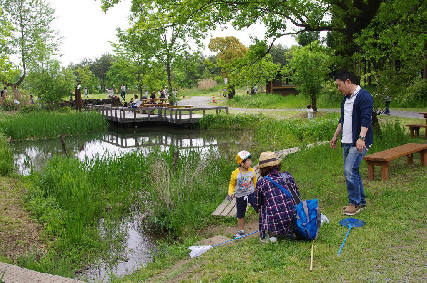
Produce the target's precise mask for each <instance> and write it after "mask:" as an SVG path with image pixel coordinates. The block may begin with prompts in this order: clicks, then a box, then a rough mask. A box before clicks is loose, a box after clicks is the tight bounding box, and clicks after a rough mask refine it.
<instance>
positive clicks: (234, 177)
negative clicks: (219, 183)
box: [228, 168, 256, 197]
mask: <svg viewBox="0 0 427 283" xmlns="http://www.w3.org/2000/svg"><path fill="white" fill-rule="evenodd" d="M255 184H256V175H255V172H254V169H253V168H249V169H248V172H246V173H242V172H240V168H237V169H236V170H234V171H233V173H231V179H230V185H229V186H228V194H232V193H234V196H235V197H243V196H247V195H249V194H250V193H252V192H253V191H254V190H255Z"/></svg>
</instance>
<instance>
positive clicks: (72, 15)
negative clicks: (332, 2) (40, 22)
mask: <svg viewBox="0 0 427 283" xmlns="http://www.w3.org/2000/svg"><path fill="white" fill-rule="evenodd" d="M50 3H51V7H52V8H54V9H55V18H56V19H55V20H54V21H53V23H52V28H53V29H55V30H57V31H58V32H59V34H60V36H62V44H61V46H60V50H59V53H60V54H62V56H61V57H60V58H59V60H60V61H61V63H62V65H64V66H67V65H69V64H70V63H74V64H77V63H80V62H81V61H82V60H83V59H84V58H88V59H92V60H93V59H96V58H99V57H101V55H103V54H106V53H110V54H113V48H112V47H111V44H110V43H109V42H117V38H116V34H117V31H116V29H117V28H118V27H120V28H121V29H126V28H128V27H129V24H128V16H129V10H130V5H131V0H122V1H121V2H120V3H119V4H117V5H116V6H114V7H113V8H110V9H109V10H108V11H107V12H106V13H104V12H103V11H102V9H101V2H100V1H99V0H98V1H95V0H50ZM263 33H264V29H263V27H262V26H260V25H258V26H255V27H253V28H251V29H250V32H249V31H235V30H233V29H232V28H229V29H227V30H226V31H220V30H218V31H214V32H212V36H210V37H208V38H207V39H206V41H205V45H206V46H207V44H208V43H209V39H210V38H211V37H217V36H228V35H232V36H236V37H237V38H239V40H240V41H241V42H242V43H243V44H244V45H246V46H249V45H250V44H251V40H250V37H249V35H262V34H263ZM277 42H278V43H281V44H282V45H284V46H288V47H290V46H291V45H294V44H296V42H295V40H294V39H293V38H292V37H291V36H288V37H284V38H281V39H280V40H279V41H277ZM207 53H209V52H208V50H207V49H206V50H205V54H207Z"/></svg>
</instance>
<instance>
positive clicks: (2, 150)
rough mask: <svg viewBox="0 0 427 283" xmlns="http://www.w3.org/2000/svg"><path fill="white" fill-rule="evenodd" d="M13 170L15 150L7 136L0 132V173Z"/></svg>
mask: <svg viewBox="0 0 427 283" xmlns="http://www.w3.org/2000/svg"><path fill="white" fill-rule="evenodd" d="M12 171H13V152H12V149H11V148H10V146H9V144H8V142H7V140H6V137H5V136H4V135H3V134H1V133H0V175H6V174H8V173H10V172H12Z"/></svg>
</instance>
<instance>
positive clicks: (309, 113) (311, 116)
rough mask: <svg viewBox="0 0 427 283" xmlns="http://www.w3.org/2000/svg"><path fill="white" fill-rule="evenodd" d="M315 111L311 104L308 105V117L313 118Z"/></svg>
mask: <svg viewBox="0 0 427 283" xmlns="http://www.w3.org/2000/svg"><path fill="white" fill-rule="evenodd" d="M313 113H314V110H313V108H311V105H310V104H309V105H307V118H308V119H313Z"/></svg>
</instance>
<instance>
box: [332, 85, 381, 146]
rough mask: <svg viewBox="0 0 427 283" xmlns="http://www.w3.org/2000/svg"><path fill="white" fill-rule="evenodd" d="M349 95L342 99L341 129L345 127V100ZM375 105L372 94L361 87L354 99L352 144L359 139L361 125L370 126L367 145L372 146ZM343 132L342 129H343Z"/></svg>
mask: <svg viewBox="0 0 427 283" xmlns="http://www.w3.org/2000/svg"><path fill="white" fill-rule="evenodd" d="M346 99H347V97H344V99H343V100H342V101H341V118H340V121H339V123H341V129H343V128H344V125H343V124H344V102H345V100H346ZM373 107H374V99H373V98H372V95H371V94H370V93H369V92H368V91H367V90H365V89H363V88H362V89H361V90H360V91H359V93H358V94H357V96H356V99H355V100H354V105H353V116H352V122H351V123H352V129H353V130H352V132H353V143H352V146H356V141H357V140H358V139H359V134H360V129H361V127H366V128H368V132H367V133H366V140H365V145H366V147H367V148H369V146H371V144H372V143H373V141H374V137H373V132H372V111H373ZM341 133H342V131H341Z"/></svg>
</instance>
